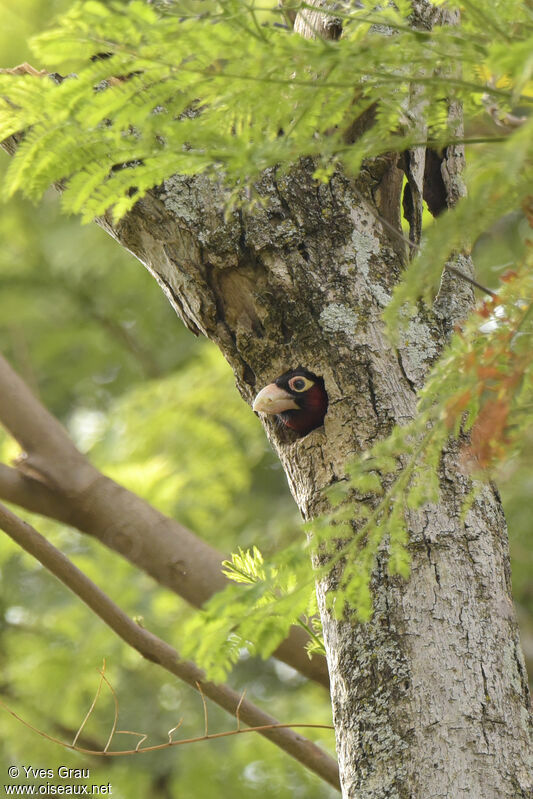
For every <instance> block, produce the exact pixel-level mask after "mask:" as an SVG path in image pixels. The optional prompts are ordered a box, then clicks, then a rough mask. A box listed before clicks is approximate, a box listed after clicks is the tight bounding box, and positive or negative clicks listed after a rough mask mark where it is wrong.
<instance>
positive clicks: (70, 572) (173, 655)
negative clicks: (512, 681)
mask: <svg viewBox="0 0 533 799" xmlns="http://www.w3.org/2000/svg"><path fill="white" fill-rule="evenodd" d="M0 528H1V529H2V530H4V531H5V532H6V533H7V534H8V535H9V536H10V538H12V539H13V541H16V543H17V544H19V546H21V547H22V548H23V549H25V550H26V552H29V553H30V555H32V556H33V557H34V558H36V559H37V560H38V561H39V562H40V563H42V565H43V566H44V567H45V568H46V569H48V571H50V572H51V573H52V574H53V575H55V577H57V578H58V580H61V582H62V583H64V585H66V586H67V588H69V589H70V590H71V591H72V592H73V593H74V594H76V596H78V597H79V598H80V599H81V600H82V601H83V602H85V604H86V605H87V606H88V607H89V608H90V609H91V610H92V611H93V612H94V613H96V615H97V616H99V617H100V618H101V619H102V621H103V622H105V624H107V626H108V627H110V628H111V629H112V630H113V631H114V632H115V633H116V634H117V635H118V636H119V637H120V638H122V640H123V641H125V642H126V643H127V644H129V646H132V647H133V648H134V649H136V650H137V652H139V654H140V655H142V656H143V657H144V658H146V659H147V660H150V661H152V662H153V663H157V664H158V665H159V666H161V667H162V668H164V669H165V670H166V671H169V672H170V673H171V674H174V675H175V676H176V677H178V678H179V679H180V680H183V681H184V682H186V683H187V684H188V685H190V686H192V687H193V688H195V689H196V690H200V689H199V687H198V685H199V686H200V688H201V691H202V693H203V694H204V695H205V696H207V697H209V699H211V700H212V701H213V702H215V703H216V704H217V705H220V707H222V708H224V709H225V710H227V711H228V712H229V713H231V714H232V715H234V716H235V715H236V712H237V708H238V709H239V711H238V713H239V718H240V719H242V720H243V721H244V722H245V723H246V724H248V725H249V726H251V727H260V726H266V725H272V724H278V722H277V720H276V719H275V718H273V717H272V716H270V715H268V714H267V713H264V712H263V711H262V710H260V709H259V708H258V707H256V706H255V705H254V704H253V703H252V702H249V701H248V700H243V701H242V702H241V696H240V694H238V693H237V692H236V691H234V690H232V689H231V688H230V687H229V686H227V685H215V684H214V683H211V682H208V681H206V680H205V675H204V673H203V672H202V671H201V670H200V669H199V668H197V666H195V664H194V663H191V662H190V661H184V660H181V659H180V657H179V654H178V653H177V652H176V650H175V649H173V648H172V647H171V646H170V645H169V644H167V643H166V642H165V641H163V640H161V639H160V638H158V637H157V636H155V635H153V633H151V632H149V631H148V630H146V629H144V628H143V627H139V625H138V624H136V623H135V622H134V621H133V620H132V619H130V618H129V616H127V615H126V614H125V613H124V612H123V611H122V610H121V609H120V608H119V607H118V606H117V605H115V603H114V602H113V601H112V600H111V599H110V598H109V597H108V596H107V595H106V594H104V592H103V591H101V590H100V588H98V586H96V585H95V584H94V583H93V582H92V581H91V580H89V578H88V577H86V576H85V575H84V574H83V573H82V572H81V571H80V570H79V569H78V568H77V567H76V566H74V564H73V563H71V562H70V561H69V559H68V558H67V557H65V555H63V553H62V552H60V551H59V550H58V549H56V548H55V547H54V546H53V545H52V544H50V543H49V541H47V540H46V538H44V537H43V536H42V535H41V534H40V533H38V532H37V531H36V530H34V528H33V527H31V526H30V525H29V524H27V523H26V522H23V521H22V520H21V519H19V518H18V517H17V516H15V515H14V514H13V513H11V511H9V510H8V509H7V508H6V507H4V506H3V505H0ZM261 735H263V736H264V737H265V738H268V739H269V740H271V741H272V742H273V743H275V744H276V746H279V747H280V748H281V749H283V751H285V752H287V754H290V755H291V756H292V757H294V758H295V759H296V760H298V761H299V762H300V763H302V765H304V766H306V767H307V768H309V769H310V770H311V771H313V772H314V773H315V774H318V775H319V776H320V777H322V779H324V780H325V781H326V782H328V783H329V784H330V785H333V786H335V787H336V788H338V787H339V777H338V769H337V764H336V762H335V761H334V760H333V758H331V757H330V756H329V755H327V754H326V753H325V752H323V751H322V750H321V749H319V747H317V746H316V745H315V744H314V743H312V742H311V741H309V740H307V739H305V738H303V737H302V736H301V735H299V734H298V733H296V732H294V731H293V730H290V729H286V728H282V729H273V730H263V731H261Z"/></svg>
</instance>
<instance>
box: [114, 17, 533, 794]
mask: <svg viewBox="0 0 533 799" xmlns="http://www.w3.org/2000/svg"><path fill="white" fill-rule="evenodd" d="M416 5H417V6H418V5H420V6H423V5H425V6H426V7H427V4H423V3H418V4H416ZM446 155H447V157H446V160H445V162H444V164H443V168H442V175H443V178H444V182H445V186H446V189H447V194H448V201H449V202H450V203H451V202H453V201H454V199H455V198H456V195H457V192H458V186H460V179H459V177H458V175H459V173H460V168H461V163H462V156H461V152H460V150H458V149H457V148H449V149H448V151H447V154H446ZM312 173H313V164H312V163H310V162H309V161H305V160H304V161H302V162H301V163H299V164H297V165H295V166H294V167H293V169H292V170H291V172H290V174H288V175H285V176H283V177H278V176H277V174H276V171H275V170H270V171H269V172H267V173H266V174H265V175H264V176H263V178H262V180H261V182H260V184H259V185H258V191H259V192H260V194H261V195H262V196H263V198H264V200H265V203H264V204H263V205H262V206H261V207H255V208H254V209H253V211H251V210H242V211H240V212H239V211H235V212H234V213H233V214H232V215H231V216H230V217H229V219H228V218H226V217H225V215H224V205H225V202H224V200H225V198H224V191H223V189H222V188H221V187H219V186H216V185H214V184H213V183H211V182H209V181H208V180H207V179H206V178H205V177H192V178H191V177H181V176H175V177H173V178H172V179H170V180H167V181H166V182H165V184H164V185H162V186H160V187H158V188H156V189H154V190H153V191H151V192H150V193H149V194H148V195H147V196H146V197H145V198H144V199H142V200H141V201H140V202H139V203H138V204H137V205H136V206H135V208H134V209H133V211H132V212H131V213H130V214H129V215H128V216H127V217H126V218H124V219H123V220H122V221H121V222H120V223H118V224H115V225H114V224H113V223H112V221H111V217H105V218H103V219H101V220H100V224H101V225H102V226H103V227H104V228H105V229H106V230H107V231H108V232H109V233H110V234H111V235H113V236H114V237H115V238H116V239H117V241H118V242H119V243H120V244H121V245H122V246H123V247H126V248H127V249H128V250H129V251H130V252H132V253H133V254H134V255H135V256H136V257H137V258H138V259H139V260H140V261H141V262H142V263H143V264H144V265H145V266H146V267H147V268H148V269H149V270H150V272H151V273H152V274H153V275H154V277H155V278H156V280H157V281H158V283H159V284H160V286H161V287H162V289H163V290H164V292H165V293H166V295H167V297H168V299H169V301H170V302H171V304H172V306H173V307H174V309H175V310H176V312H177V313H178V314H179V316H180V317H181V318H182V319H183V321H184V322H185V324H186V325H187V326H188V327H189V328H190V329H191V330H193V331H194V332H195V333H202V334H203V335H206V336H208V337H209V338H210V339H211V340H212V341H214V342H215V343H216V344H217V345H218V346H219V348H220V350H221V351H222V353H223V354H224V356H225V358H226V359H227V360H228V362H229V363H230V364H231V366H232V368H233V370H234V373H235V377H236V382H237V387H238V389H239V391H240V392H241V394H242V396H243V397H244V399H245V400H246V401H248V402H251V400H252V399H253V397H254V395H255V393H256V392H257V390H258V389H260V388H262V387H263V386H264V385H265V384H266V383H268V382H270V381H271V380H272V379H273V378H275V377H276V376H277V375H279V374H281V373H282V372H284V371H286V370H287V369H289V368H291V367H295V366H297V365H299V364H301V365H303V366H305V367H307V368H308V369H310V370H311V371H312V372H315V373H316V374H319V375H322V376H323V378H324V380H325V385H326V388H327V391H328V395H329V410H328V413H327V416H326V420H325V426H324V428H321V429H318V430H315V431H313V432H312V433H310V434H309V435H307V436H306V437H304V438H302V439H295V438H294V437H293V436H292V434H291V433H290V432H289V431H287V430H285V429H284V428H280V427H279V425H276V424H275V423H273V422H271V421H270V420H269V419H265V420H264V424H265V427H266V431H267V434H268V436H269V438H270V440H271V442H272V444H273V446H274V448H275V450H276V452H277V453H278V455H279V457H280V460H281V462H282V464H283V467H284V469H285V472H286V474H287V478H288V481H289V485H290V488H291V491H292V493H293V495H294V498H295V500H296V502H297V503H298V506H299V508H300V510H301V512H302V515H303V517H304V518H306V519H308V518H312V517H313V516H315V515H316V514H318V513H320V512H321V511H323V510H324V499H323V495H322V489H323V488H324V487H325V486H328V485H330V484H331V483H333V482H335V481H338V480H340V479H342V477H343V475H344V469H345V462H346V459H347V458H349V457H350V456H351V455H353V454H355V453H359V452H361V451H363V450H365V449H366V448H368V447H369V446H371V445H372V443H373V442H374V441H375V440H376V439H377V438H379V437H382V436H385V435H387V433H388V432H389V431H390V430H391V427H392V426H393V425H394V424H395V423H400V424H401V423H404V422H406V421H407V420H409V419H411V418H412V417H413V415H414V414H415V413H416V406H415V399H416V390H417V388H418V387H419V386H420V385H421V384H422V382H423V380H424V376H425V374H426V371H427V368H428V366H429V365H430V364H431V363H432V362H433V361H434V359H435V358H436V357H437V356H438V355H439V353H440V352H441V350H442V348H443V346H444V344H445V341H446V337H447V334H448V332H449V330H450V328H451V326H452V324H453V322H454V321H455V320H456V319H457V318H460V317H461V315H464V314H465V313H466V312H467V311H468V307H469V304H470V303H471V299H472V298H471V293H470V290H468V289H466V288H465V284H464V283H461V282H460V281H459V279H458V278H456V277H454V276H453V275H450V274H449V273H448V274H446V275H445V277H444V279H443V284H442V286H441V291H440V294H439V297H438V301H437V303H436V305H435V308H434V309H427V310H426V311H425V312H423V313H421V314H420V316H419V317H418V318H417V319H416V320H414V321H413V322H412V323H411V325H410V327H409V331H408V335H407V337H406V340H405V341H404V342H403V343H402V344H401V345H400V346H399V347H398V348H397V349H394V348H393V347H391V345H390V343H389V342H388V341H387V340H386V338H385V336H384V333H383V325H382V322H381V312H382V310H383V308H384V306H385V305H386V304H387V302H388V300H389V298H390V295H391V291H392V289H393V287H394V284H395V283H396V282H397V281H398V280H399V279H400V277H401V273H402V269H403V267H404V265H405V261H406V257H407V256H406V253H405V249H404V246H403V244H402V243H401V242H400V239H399V238H398V237H397V236H394V234H393V233H391V231H390V228H389V227H388V226H384V225H383V223H382V222H381V221H380V220H379V216H380V215H382V216H385V217H386V219H387V220H388V222H389V224H391V223H392V224H393V225H394V224H395V225H396V226H397V227H398V228H399V213H400V186H401V180H399V170H398V168H397V166H396V163H395V161H394V160H393V159H386V158H384V159H380V160H375V161H371V162H369V163H367V164H365V166H364V168H363V170H362V172H361V174H360V175H359V177H358V178H357V180H353V179H351V178H350V177H348V176H346V175H344V174H342V173H341V172H337V173H336V174H335V175H334V176H333V178H332V180H331V182H330V183H329V185H327V186H326V185H317V183H316V182H315V181H314V180H313V177H312ZM441 488H442V499H441V501H440V502H439V503H438V504H434V505H428V506H427V507H425V508H424V509H423V510H422V511H421V512H419V513H412V514H411V517H410V545H409V546H410V552H411V557H412V576H411V578H410V580H409V581H403V580H402V579H400V578H398V577H391V576H389V575H388V574H387V571H386V568H385V564H384V557H385V556H384V555H383V556H382V557H381V559H380V560H379V561H378V564H377V568H376V571H375V575H374V579H373V592H374V605H375V612H374V615H373V618H372V620H371V621H370V622H369V623H368V624H364V625H363V624H357V623H356V622H355V621H354V620H353V619H352V618H350V617H349V616H347V617H345V618H343V619H342V620H341V621H338V620H336V619H335V618H333V617H332V616H331V615H330V614H329V613H328V611H327V610H326V609H325V602H324V597H325V595H326V593H327V592H328V590H331V589H332V588H334V587H335V585H336V582H337V580H338V574H337V573H336V571H335V570H333V571H332V573H331V574H330V575H329V576H328V577H327V578H326V579H324V580H323V581H321V583H320V584H319V585H318V586H317V590H318V596H319V601H320V604H321V607H322V621H323V625H324V632H325V641H326V648H327V652H328V663H329V670H330V679H331V695H332V704H333V713H334V722H335V727H336V735H337V749H338V754H339V759H340V771H341V779H342V785H343V795H344V796H345V797H357V799H385V797H388V798H389V797H390V798H391V799H400V798H401V799H404V798H405V797H413V798H415V797H416V799H428V798H429V797H450V798H451V797H469V799H482V798H483V799H518V797H520V798H521V799H526V797H530V796H531V790H532V781H531V770H530V764H529V763H528V758H529V757H530V735H531V719H530V709H529V698H528V688H527V679H526V673H525V666H524V661H523V657H522V654H521V650H520V643H519V638H518V629H517V624H516V620H515V617H514V613H513V608H512V602H511V588H510V574H509V557H508V545H507V534H506V528H505V520H504V517H503V513H502V509H501V504H500V500H499V497H498V495H497V492H496V491H495V489H493V488H491V487H486V488H485V489H484V490H483V492H482V494H481V495H480V496H479V497H478V499H477V500H476V502H475V503H474V505H473V507H472V508H471V510H470V511H469V513H468V515H467V517H466V519H465V520H464V521H463V520H462V519H461V513H460V510H461V505H462V500H463V498H464V496H465V492H466V491H467V481H466V479H465V478H464V477H463V476H462V475H461V473H460V472H459V470H458V469H457V464H456V453H455V452H454V450H453V447H450V450H449V451H447V452H446V453H444V455H443V459H442V469H441Z"/></svg>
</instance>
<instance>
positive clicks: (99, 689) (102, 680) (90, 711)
mask: <svg viewBox="0 0 533 799" xmlns="http://www.w3.org/2000/svg"><path fill="white" fill-rule="evenodd" d="M104 670H105V659H104V665H103V669H102V671H101V672H100V681H99V683H98V688H97V689H96V693H95V695H94V699H93V701H92V702H91V707H90V708H89V710H88V711H87V713H86V715H85V718H84V719H83V721H82V723H81V726H80V727H79V729H78V732H77V733H76V735H75V736H74V740H73V741H72V746H76V741H77V740H78V738H79V737H80V735H81V733H82V731H83V728H84V727H85V725H86V724H87V721H88V720H89V718H90V716H91V714H92V712H93V710H94V708H95V707H96V703H97V702H98V697H99V696H100V691H101V690H102V684H103V682H104Z"/></svg>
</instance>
